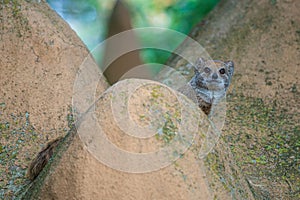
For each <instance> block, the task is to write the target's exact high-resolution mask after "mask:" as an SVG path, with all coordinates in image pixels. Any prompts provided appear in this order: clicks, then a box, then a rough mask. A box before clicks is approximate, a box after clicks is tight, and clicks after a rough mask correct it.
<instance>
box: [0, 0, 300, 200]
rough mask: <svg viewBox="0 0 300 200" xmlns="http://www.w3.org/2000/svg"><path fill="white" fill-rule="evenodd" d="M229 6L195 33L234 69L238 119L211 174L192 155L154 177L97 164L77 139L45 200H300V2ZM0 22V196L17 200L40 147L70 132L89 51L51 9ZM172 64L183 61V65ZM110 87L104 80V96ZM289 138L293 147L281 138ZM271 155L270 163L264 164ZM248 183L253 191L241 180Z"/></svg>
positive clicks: (31, 8)
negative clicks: (76, 89) (76, 92)
mask: <svg viewBox="0 0 300 200" xmlns="http://www.w3.org/2000/svg"><path fill="white" fill-rule="evenodd" d="M224 2H225V1H224ZM224 2H223V4H224V7H222V6H220V8H221V11H220V9H219V10H216V12H221V13H225V14H224V15H223V16H222V18H221V19H219V17H218V18H217V19H216V18H210V17H209V18H208V19H207V25H205V26H204V25H203V24H202V25H199V27H197V28H196V29H195V30H194V32H193V36H195V38H197V40H199V41H200V42H201V44H205V47H206V50H207V51H209V52H210V53H211V56H212V57H213V58H217V59H224V58H225V59H231V60H234V61H235V65H236V72H235V75H234V80H233V83H232V86H231V89H230V91H229V96H228V108H229V109H228V110H229V112H228V113H227V114H228V116H227V119H230V120H227V122H226V126H225V131H224V137H223V138H222V140H221V141H220V143H219V144H218V146H217V147H216V148H215V150H214V151H213V152H212V153H211V154H210V155H209V156H208V158H207V159H206V164H207V163H208V166H211V167H210V168H205V167H204V164H203V163H201V162H200V161H199V160H198V159H196V158H195V153H194V152H193V151H192V150H191V151H188V152H187V153H186V154H185V156H184V157H183V158H181V159H179V160H178V161H177V162H176V163H173V164H172V165H170V166H168V167H166V168H163V169H161V170H158V171H155V172H151V173H144V174H133V173H126V172H120V171H117V170H114V169H112V168H109V167H107V166H106V165H104V164H102V163H101V162H99V161H98V160H96V159H95V158H94V157H93V156H92V155H91V154H90V153H89V152H88V151H87V149H86V148H85V147H84V146H83V144H82V142H81V140H80V139H79V137H78V136H75V137H74V140H73V141H72V142H71V144H70V146H69V148H68V149H67V150H66V152H65V153H64V154H62V155H61V157H62V158H61V159H60V162H59V163H57V164H56V165H54V166H55V167H52V168H51V169H50V170H49V171H48V172H49V174H47V176H45V177H47V178H46V180H44V182H42V183H43V185H40V186H39V187H38V192H39V191H40V193H37V194H38V195H39V198H40V199H193V198H194V199H208V198H209V197H213V195H216V198H218V199H230V198H233V197H234V196H235V195H236V196H238V197H240V196H242V195H238V194H237V193H239V192H241V191H242V192H244V191H246V192H245V193H247V192H248V189H247V187H248V186H247V184H249V187H250V189H251V191H252V192H253V193H254V194H255V198H257V199H268V198H269V199H297V198H298V199H299V198H300V197H299V191H300V189H299V188H300V186H299V182H300V181H299V180H300V179H299V177H300V176H299V171H297V170H299V160H300V159H299V153H298V152H299V146H298V149H297V148H296V144H294V146H292V144H293V143H291V142H293V141H299V137H295V136H297V135H299V129H297V127H299V118H300V117H299V113H300V111H299V108H300V101H299V94H300V93H299V91H300V88H299V85H300V83H299V82H300V80H299V78H298V74H299V72H300V71H299V70H300V63H299V57H300V51H299V41H300V34H299V30H300V26H299V25H300V18H299V10H300V5H299V1H297V0H285V1H284V0H283V1H267V0H265V1H260V2H256V3H255V2H252V1H243V2H242V3H237V2H235V1H232V2H233V3H230V2H229V3H224ZM233 4H236V5H237V6H235V5H233ZM245 4H248V5H245ZM252 8H256V9H252ZM222 9H223V10H222ZM239 9H243V12H240V10H239ZM224 10H226V12H225V11H224ZM235 13H236V14H235ZM214 14H215V13H212V15H211V16H213V15H214ZM1 19H2V20H3V21H5V23H1V25H2V27H1V32H0V33H1V35H0V37H1V42H0V58H1V59H0V66H1V72H0V86H1V87H0V94H1V96H0V107H1V110H0V125H1V126H0V130H1V139H0V141H1V146H0V153H1V154H0V155H1V166H0V174H4V175H3V177H0V184H1V185H0V188H1V191H0V192H1V193H0V195H2V196H0V197H4V198H11V197H12V196H15V195H16V191H15V190H14V189H12V188H13V187H15V186H20V185H21V184H24V183H25V182H24V176H22V174H21V175H20V176H17V175H16V174H17V173H18V172H22V173H23V172H24V174H25V170H26V168H27V166H28V165H29V163H30V159H31V158H32V157H33V156H34V155H35V154H36V153H37V152H38V150H39V148H40V145H42V144H45V143H46V142H47V141H49V140H51V139H53V138H56V137H57V136H60V135H65V134H66V132H67V130H66V129H67V128H66V127H68V126H67V124H68V120H67V119H66V117H67V115H68V113H69V106H70V104H71V97H72V89H73V88H72V87H73V82H74V79H75V75H76V72H77V70H78V67H79V65H80V63H81V62H82V61H83V59H84V58H85V57H86V55H87V54H88V52H87V50H86V48H85V47H84V45H83V44H82V43H81V41H80V40H79V39H78V37H77V36H76V34H75V33H74V32H73V31H71V29H70V28H69V27H68V25H67V24H66V23H65V22H63V20H61V19H60V18H59V17H58V16H57V15H56V14H55V13H54V12H53V11H51V10H50V9H49V7H48V6H47V5H46V4H45V3H40V4H35V3H27V2H26V1H22V2H20V3H10V4H9V5H4V4H3V7H2V8H1ZM49 26H50V27H51V28H49ZM203 26H204V27H205V28H204V29H202V28H203ZM182 48H184V45H183V47H182ZM189 51H190V52H194V51H193V50H191V49H190V50H189ZM191 54H192V53H191ZM170 65H172V66H177V67H178V68H179V67H181V66H184V65H185V64H184V62H183V61H182V60H178V59H175V60H173V63H172V62H171V64H170ZM105 88H107V84H106V83H105V82H102V83H101V84H100V88H99V92H102V91H104V90H105ZM274 101H276V103H275V104H274ZM137 102H139V101H137ZM106 108H108V107H101V109H104V110H106ZM141 109H142V108H141ZM99 112H100V111H99ZM103 112H104V111H103ZM143 112H144V111H143V110H141V111H139V110H132V113H143ZM174 112H175V111H174ZM26 113H28V114H29V117H28V116H27V115H28V114H26ZM138 119H140V118H139V117H136V118H135V120H136V121H138ZM103 120H104V121H102V122H103V123H104V124H106V127H105V128H106V129H107V130H111V131H110V133H111V134H114V133H116V134H117V135H118V136H117V137H120V138H122V135H120V132H119V131H120V130H118V129H117V128H116V127H115V126H113V125H110V124H108V123H105V122H106V121H105V120H107V122H111V121H109V120H110V118H109V116H107V119H103ZM27 123H29V125H28V126H26V124H27ZM140 123H141V125H143V122H140ZM258 124H261V126H258ZM31 125H32V126H31ZM282 135H283V136H288V137H290V138H292V139H291V141H289V140H282V137H283V136H282ZM114 139H115V140H116V141H118V138H114ZM281 140H282V141H281ZM224 141H226V142H224ZM277 141H280V142H281V143H279V148H277V146H276V144H277ZM124 142H126V140H122V141H121V142H120V146H122V145H123V146H125V147H127V148H128V150H138V151H141V152H144V151H148V150H152V149H155V148H157V146H151V145H150V147H149V148H145V149H139V146H138V145H135V146H134V147H130V146H129V147H128V146H127V145H126V143H124ZM225 143H229V147H227V146H226V145H225ZM274 144H275V146H272V145H274ZM268 145H269V147H268ZM286 145H287V147H286ZM285 147H286V148H285ZM294 147H295V148H294ZM131 148H133V149H131ZM269 148H271V150H272V151H270V150H269ZM272 148H273V149H272ZM293 148H294V149H293ZM230 151H233V154H230V153H229V152H230ZM282 151H283V152H284V151H290V152H291V154H287V156H288V158H287V159H290V160H287V161H286V162H285V160H281V159H283V158H282V157H281V154H280V153H278V152H282ZM294 151H295V152H296V153H293V152H294ZM274 152H275V153H274ZM265 155H267V156H269V157H267V158H269V159H267V160H263V158H264V157H263V156H265ZM234 160H236V162H234ZM281 166H282V167H281ZM238 169H242V172H243V173H244V174H242V175H241V173H239V171H238ZM274 169H275V170H274ZM276 170H277V171H276ZM289 170H291V171H293V173H291V172H290V171H289ZM15 175H16V176H15ZM286 175H289V177H287V176H286ZM20 177H21V178H20ZM244 177H246V180H247V184H245V182H243V181H241V182H238V181H236V180H242V179H243V178H244ZM11 180H12V182H11ZM20 180H21V183H20ZM207 180H209V183H210V184H209V185H208V184H207V183H206V181H207ZM220 180H221V181H223V182H222V183H221V182H220ZM237 183H238V184H237ZM210 188H213V189H210ZM239 189H240V190H239ZM229 194H231V195H229ZM232 194H233V195H232ZM246 196H247V195H246ZM244 199H245V198H244ZM247 199H251V196H247Z"/></svg>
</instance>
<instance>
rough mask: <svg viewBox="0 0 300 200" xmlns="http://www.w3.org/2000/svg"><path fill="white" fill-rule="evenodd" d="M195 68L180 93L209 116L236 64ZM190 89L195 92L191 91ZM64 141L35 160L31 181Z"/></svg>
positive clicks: (52, 143) (201, 64)
mask: <svg viewBox="0 0 300 200" xmlns="http://www.w3.org/2000/svg"><path fill="white" fill-rule="evenodd" d="M194 68H195V75H194V76H193V77H192V79H191V80H190V81H189V83H188V85H189V86H188V87H182V88H181V89H180V92H182V93H183V94H185V95H186V96H191V93H192V92H194V94H195V95H196V98H197V103H198V106H199V107H200V108H201V109H202V110H203V112H204V113H205V114H206V115H209V113H210V110H211V107H212V104H213V103H214V102H217V101H218V100H219V99H221V98H222V97H223V96H224V95H225V93H226V91H227V89H228V87H229V84H230V82H231V78H232V75H233V72H234V64H233V62H232V61H227V62H222V61H218V60H208V61H205V60H204V59H202V58H200V59H199V60H198V61H197V62H196V64H195V66H194ZM190 89H192V90H193V91H189V90H190ZM62 139H63V137H59V138H56V139H55V140H52V141H50V142H49V143H48V144H47V145H46V146H45V147H44V148H43V149H42V150H41V152H39V153H38V155H37V156H36V157H35V158H34V159H33V161H32V162H31V164H30V166H29V169H28V171H27V176H28V177H29V179H31V180H34V179H35V178H36V177H37V176H38V175H39V173H40V172H41V171H42V169H43V168H44V167H45V165H46V164H47V163H48V162H49V159H50V158H51V156H52V155H53V152H54V150H55V148H56V147H57V146H58V145H59V144H60V142H61V141H62Z"/></svg>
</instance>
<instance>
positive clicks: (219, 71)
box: [192, 58, 234, 92]
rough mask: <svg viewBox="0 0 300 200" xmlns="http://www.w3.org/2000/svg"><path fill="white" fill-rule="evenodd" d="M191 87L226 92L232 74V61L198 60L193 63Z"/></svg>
mask: <svg viewBox="0 0 300 200" xmlns="http://www.w3.org/2000/svg"><path fill="white" fill-rule="evenodd" d="M194 67H195V76H194V80H193V83H192V84H193V87H196V88H198V89H206V90H209V91H218V92H220V91H222V92H226V90H227V88H228V86H229V84H230V81H231V78H232V75H233V72H234V64H233V62H232V61H226V62H222V61H218V60H207V61H205V60H204V59H202V58H200V59H198V60H197V62H196V63H195V66H194Z"/></svg>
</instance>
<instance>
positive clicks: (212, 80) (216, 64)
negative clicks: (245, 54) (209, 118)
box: [179, 58, 234, 115]
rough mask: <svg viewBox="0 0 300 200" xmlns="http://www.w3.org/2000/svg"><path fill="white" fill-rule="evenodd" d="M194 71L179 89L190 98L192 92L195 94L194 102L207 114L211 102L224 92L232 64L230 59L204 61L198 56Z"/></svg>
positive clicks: (219, 97)
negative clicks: (190, 77) (187, 81)
mask: <svg viewBox="0 0 300 200" xmlns="http://www.w3.org/2000/svg"><path fill="white" fill-rule="evenodd" d="M194 71H195V75H194V76H193V77H192V79H191V80H190V81H189V83H188V86H185V87H183V88H181V89H180V90H179V91H180V92H182V93H183V94H185V95H186V96H188V97H190V98H192V94H193V95H194V96H196V98H197V100H196V101H197V102H196V103H198V106H199V107H200V108H201V110H202V111H203V112H204V113H205V114H206V115H208V114H209V113H210V111H211V107H212V104H214V103H217V102H218V101H219V100H220V99H221V98H222V97H224V95H225V94H226V91H227V89H228V87H229V85H230V82H231V78H232V75H233V72H234V64H233V62H232V61H225V62H222V61H219V60H207V61H205V60H204V59H202V58H199V59H198V60H197V62H196V63H195V65H194ZM191 89H192V91H191ZM192 99H193V98H192Z"/></svg>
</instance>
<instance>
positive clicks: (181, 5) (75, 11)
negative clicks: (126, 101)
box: [47, 0, 219, 64]
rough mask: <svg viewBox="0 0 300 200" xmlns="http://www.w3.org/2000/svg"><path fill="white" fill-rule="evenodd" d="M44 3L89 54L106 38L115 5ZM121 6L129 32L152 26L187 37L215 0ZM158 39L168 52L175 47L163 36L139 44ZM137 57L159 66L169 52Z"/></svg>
mask: <svg viewBox="0 0 300 200" xmlns="http://www.w3.org/2000/svg"><path fill="white" fill-rule="evenodd" d="M47 1H48V3H49V4H50V6H51V7H52V8H53V9H54V10H56V11H57V13H58V14H60V15H61V16H62V17H63V18H64V19H65V20H66V21H67V22H68V23H69V24H70V26H71V27H72V28H73V29H74V30H75V31H76V32H77V34H78V36H79V37H80V38H81V39H82V40H83V42H84V43H85V44H86V45H87V47H88V48H89V49H90V50H92V49H94V48H95V47H96V45H97V44H99V43H100V42H101V41H103V40H104V39H105V38H106V32H107V20H108V19H109V16H110V13H111V11H112V9H113V7H114V4H115V1H112V0H101V1H98V0H86V1H83V0H64V1H59V0H47ZM123 2H124V3H125V4H126V5H127V7H128V8H129V10H130V12H131V16H132V24H133V28H141V27H149V26H150V27H153V26H155V27H163V28H170V29H173V30H176V31H179V32H181V33H184V34H188V33H189V32H190V31H191V29H192V27H193V26H195V25H196V24H197V23H198V22H200V20H201V19H202V18H203V17H204V16H205V15H206V14H207V13H208V12H209V11H210V10H211V9H212V8H213V7H214V6H215V5H216V4H217V3H218V2H219V0H181V1H180V0H151V1H145V0H124V1H123ZM158 39H159V40H160V42H163V43H166V45H170V46H171V48H172V49H175V48H176V47H177V46H178V42H175V43H174V42H173V41H172V40H171V38H164V37H163V36H162V37H159V38H158V37H155V36H153V35H152V36H151V35H149V36H147V37H143V38H142V41H141V42H143V40H149V41H150V42H151V41H152V40H158ZM149 41H148V43H149ZM180 42H181V41H180ZM141 54H142V55H141V56H142V58H143V60H144V62H154V63H161V64H163V63H164V62H165V61H166V60H167V58H168V56H169V55H170V52H165V51H162V50H154V49H148V50H143V51H142V53H141ZM97 60H98V59H97Z"/></svg>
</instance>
